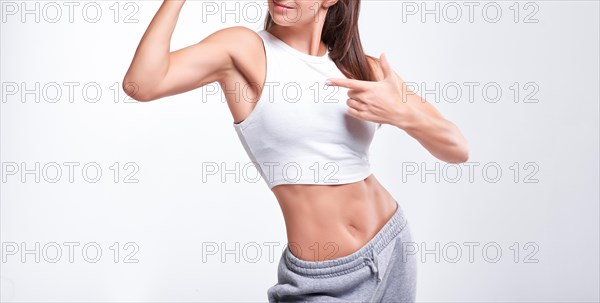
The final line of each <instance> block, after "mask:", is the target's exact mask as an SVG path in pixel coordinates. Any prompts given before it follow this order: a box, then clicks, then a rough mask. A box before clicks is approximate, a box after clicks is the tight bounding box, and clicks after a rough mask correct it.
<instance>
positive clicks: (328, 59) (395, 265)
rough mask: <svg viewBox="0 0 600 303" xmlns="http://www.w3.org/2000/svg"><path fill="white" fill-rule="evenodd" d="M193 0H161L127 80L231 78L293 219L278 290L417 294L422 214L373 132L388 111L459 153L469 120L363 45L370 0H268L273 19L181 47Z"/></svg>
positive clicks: (261, 157)
mask: <svg viewBox="0 0 600 303" xmlns="http://www.w3.org/2000/svg"><path fill="white" fill-rule="evenodd" d="M184 2H185V1H176V0H171V1H169V0H167V1H164V2H163V4H162V6H161V7H160V9H159V11H158V12H157V14H156V16H155V17H154V19H153V20H152V22H151V23H150V25H149V27H148V29H147V31H146V33H145V34H144V36H143V37H142V40H141V42H140V44H139V47H138V49H137V51H136V53H135V56H134V58H133V61H132V63H131V66H130V68H129V70H128V71H127V74H126V76H125V78H124V81H123V89H124V90H125V92H126V93H127V94H128V95H129V96H131V97H132V98H134V99H136V100H139V101H150V100H156V99H159V98H163V97H166V96H171V95H175V94H179V93H183V92H186V91H189V90H193V89H196V88H199V87H201V86H203V85H206V84H208V83H212V82H215V81H217V82H218V83H219V84H220V85H221V87H222V88H223V91H224V92H225V95H226V98H227V102H228V106H229V108H230V110H231V113H232V116H233V119H234V122H233V127H234V128H235V130H236V131H237V134H238V135H239V138H240V140H241V142H242V144H243V146H244V148H245V150H246V152H247V153H248V155H249V157H250V158H251V159H252V160H253V162H255V163H257V164H258V165H259V167H258V168H259V171H260V172H261V175H262V177H263V179H264V180H265V182H266V183H267V185H268V186H269V188H270V189H271V191H272V192H273V194H274V195H275V197H276V198H277V201H278V202H279V205H280V207H281V210H282V212H283V216H284V219H285V224H286V231H287V238H288V239H287V240H288V245H287V247H286V249H285V250H284V251H283V253H282V255H281V258H280V261H279V267H278V283H277V284H276V285H273V286H272V287H270V288H269V289H268V291H267V294H268V299H269V302H292V301H302V302H306V301H311V302H325V301H330V300H335V299H339V300H343V301H353V302H354V301H356V302H359V301H371V302H380V301H383V302H388V301H394V302H397V301H414V300H415V292H416V262H417V261H416V255H414V254H410V253H407V252H408V251H407V244H409V243H410V242H411V241H412V238H411V233H410V228H409V225H408V223H407V220H406V218H405V217H404V214H403V212H402V209H401V208H400V205H399V203H398V202H397V201H396V200H395V199H394V197H392V195H391V194H390V193H389V192H388V191H387V190H386V189H385V188H383V186H382V185H381V184H380V183H379V182H378V180H377V179H376V178H375V176H374V175H372V174H371V173H370V171H369V162H368V161H369V159H368V148H369V144H370V143H371V139H372V138H373V135H374V133H375V131H376V129H377V128H378V127H377V124H379V126H381V125H382V124H389V125H392V126H396V127H399V128H400V129H402V130H404V131H406V132H407V133H408V134H410V135H411V136H412V137H414V138H415V139H416V140H418V142H419V143H421V144H422V145H423V146H424V147H425V148H426V149H427V150H428V151H429V152H431V153H432V155H434V156H436V157H437V158H439V159H441V160H443V161H447V162H453V163H460V162H464V161H466V160H467V158H468V147H467V141H466V139H465V138H464V137H463V136H462V134H461V133H460V131H459V130H458V128H457V127H456V126H455V125H454V124H452V123H451V122H449V121H447V120H445V119H444V118H443V117H442V116H441V115H440V113H439V112H438V111H437V110H436V109H435V108H434V107H433V106H432V105H430V104H429V103H428V102H426V101H425V100H424V99H422V98H420V97H418V96H417V95H415V94H414V93H413V92H411V91H410V90H409V89H408V88H407V87H406V85H405V83H404V82H403V80H402V79H401V78H400V77H399V76H398V75H397V74H396V73H394V72H393V70H392V69H391V67H390V65H389V63H388V61H387V59H386V58H385V56H384V55H382V56H381V59H380V60H377V59H375V58H373V57H371V56H367V55H366V54H365V53H364V52H363V49H362V46H361V42H360V38H359V33H358V15H359V7H360V1H359V0H276V2H274V0H268V5H269V15H268V16H267V20H266V23H265V29H264V30H262V31H260V32H258V33H257V32H255V31H253V30H250V29H247V28H244V27H241V26H236V27H231V28H226V29H222V30H219V31H217V32H215V33H213V34H211V35H209V36H208V37H206V38H205V39H204V40H202V41H201V42H199V43H198V44H195V45H191V46H189V47H186V48H183V49H181V50H178V51H175V52H172V53H171V52H170V48H169V45H170V39H171V35H172V33H173V31H174V28H175V24H176V22H177V19H178V16H179V13H180V10H181V8H182V6H183V5H184ZM327 80H328V81H327ZM289 84H291V85H289ZM314 84H317V85H316V86H315V85H314ZM327 84H328V85H327ZM240 87H241V89H240ZM290 87H293V88H295V89H299V92H300V97H298V94H297V93H296V94H295V95H294V94H292V93H290V91H289V88H290ZM296 92H298V90H297V91H296ZM292 95H293V96H292ZM289 99H294V101H290V100H289ZM240 100H242V101H244V102H239V101H240ZM284 100H285V101H284ZM331 101H333V102H331ZM290 167H292V168H293V170H292V172H290V170H289V168H290ZM315 170H316V172H318V173H315ZM339 300H338V301H339Z"/></svg>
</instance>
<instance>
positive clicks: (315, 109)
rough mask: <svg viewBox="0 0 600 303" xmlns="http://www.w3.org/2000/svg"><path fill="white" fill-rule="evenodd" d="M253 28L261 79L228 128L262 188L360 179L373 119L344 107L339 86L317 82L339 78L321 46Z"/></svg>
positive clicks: (367, 168) (363, 176)
mask: <svg viewBox="0 0 600 303" xmlns="http://www.w3.org/2000/svg"><path fill="white" fill-rule="evenodd" d="M257 34H258V35H259V36H260V37H261V38H262V40H263V47H264V50H265V56H266V62H267V63H266V81H265V85H264V88H263V90H262V93H261V95H260V97H259V99H258V101H257V103H256V105H255V106H254V109H253V110H252V111H251V112H250V114H249V115H248V117H246V119H244V120H242V121H241V122H239V123H233V126H234V128H235V131H236V132H237V134H238V137H239V139H240V141H241V143H242V145H243V146H244V149H245V151H246V153H247V154H248V156H249V158H250V159H251V161H252V162H253V164H254V165H255V167H256V168H257V170H258V171H259V172H260V174H261V177H262V179H263V180H265V182H266V183H267V185H268V186H269V188H270V189H272V188H273V187H275V186H277V185H280V184H321V185H335V184H347V183H353V182H357V181H361V180H364V179H366V178H367V177H368V176H369V175H370V174H371V172H370V163H369V147H370V144H371V141H372V139H373V136H374V134H375V131H376V130H377V129H378V127H377V123H374V122H371V121H366V120H361V119H357V118H354V117H353V116H351V115H349V114H348V113H347V110H348V105H347V103H346V101H347V99H348V94H347V92H348V89H347V88H344V87H339V86H327V85H325V80H326V79H327V78H347V77H346V76H345V75H344V74H343V73H342V72H341V71H340V70H339V69H338V67H337V66H336V65H335V63H334V62H333V60H331V58H329V51H327V53H326V54H325V55H324V56H312V55H309V54H306V53H303V52H301V51H299V50H297V49H295V48H293V47H291V46H290V45H288V44H286V43H285V42H283V41H282V40H280V39H279V38H277V37H276V36H274V35H273V34H271V33H269V32H268V31H266V30H261V31H258V32H257ZM242 91H243V90H242ZM380 126H381V125H380ZM257 164H258V166H257Z"/></svg>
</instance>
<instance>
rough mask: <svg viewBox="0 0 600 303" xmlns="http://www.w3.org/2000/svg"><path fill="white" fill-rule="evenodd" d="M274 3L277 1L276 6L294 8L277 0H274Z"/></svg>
mask: <svg viewBox="0 0 600 303" xmlns="http://www.w3.org/2000/svg"><path fill="white" fill-rule="evenodd" d="M273 3H275V5H276V6H279V7H282V8H287V9H292V8H293V7H290V6H286V5H283V4H282V3H279V2H277V1H275V0H273Z"/></svg>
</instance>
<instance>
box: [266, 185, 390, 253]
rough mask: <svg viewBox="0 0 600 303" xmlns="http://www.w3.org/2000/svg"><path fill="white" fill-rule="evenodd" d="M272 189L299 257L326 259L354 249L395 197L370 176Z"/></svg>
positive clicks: (374, 228) (368, 236)
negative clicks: (340, 183)
mask: <svg viewBox="0 0 600 303" xmlns="http://www.w3.org/2000/svg"><path fill="white" fill-rule="evenodd" d="M274 193H275V195H276V197H277V200H278V201H279V204H280V207H281V210H282V212H283V216H284V219H285V224H286V230H287V237H288V244H290V249H291V250H292V252H293V253H296V252H297V253H298V254H301V255H297V256H298V258H300V259H303V258H307V259H312V260H317V259H331V258H337V257H341V256H344V255H348V254H350V253H352V252H353V251H356V250H357V249H359V248H360V247H361V246H362V245H364V244H365V243H367V242H368V241H369V240H370V239H371V238H373V236H375V234H376V233H377V232H378V231H379V230H380V229H381V227H383V225H384V224H385V223H386V222H387V221H388V220H389V218H390V217H391V216H392V215H393V213H394V211H395V210H396V201H395V199H394V198H393V197H392V196H391V195H390V194H389V193H388V192H387V191H386V190H385V189H384V188H383V187H382V186H381V184H379V182H377V180H376V179H375V177H374V176H373V175H370V176H369V177H368V178H366V179H365V180H363V181H360V182H355V183H351V184H344V185H285V186H283V187H279V188H277V189H276V190H274ZM295 246H296V247H295ZM294 249H296V251H294Z"/></svg>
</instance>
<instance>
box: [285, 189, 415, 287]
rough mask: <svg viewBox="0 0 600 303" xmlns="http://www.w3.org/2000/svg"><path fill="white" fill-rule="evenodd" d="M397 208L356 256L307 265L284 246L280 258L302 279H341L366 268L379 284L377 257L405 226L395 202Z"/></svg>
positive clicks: (354, 254) (401, 212)
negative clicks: (304, 277)
mask: <svg viewBox="0 0 600 303" xmlns="http://www.w3.org/2000/svg"><path fill="white" fill-rule="evenodd" d="M396 205H397V208H396V212H395V213H394V215H393V216H392V217H391V218H390V219H389V220H388V221H387V222H386V223H385V225H384V226H383V227H382V228H381V230H379V232H377V234H376V235H375V236H374V237H373V238H372V239H371V240H369V242H367V243H366V244H365V245H364V246H363V247H361V248H360V249H359V250H357V251H356V252H354V253H352V254H350V255H348V256H344V257H341V258H337V259H332V260H324V261H306V260H301V259H299V258H298V257H296V256H294V255H293V254H292V252H291V251H290V250H289V246H286V248H285V250H284V253H283V255H282V257H283V258H284V259H285V260H284V261H285V263H286V265H287V267H288V268H289V269H290V270H291V271H293V272H295V273H297V274H301V275H304V276H310V277H314V278H327V277H335V276H341V275H344V274H347V273H350V272H353V271H355V270H358V269H361V268H363V267H365V266H369V267H370V268H371V271H372V272H373V273H374V274H376V275H377V278H378V280H379V281H381V273H380V271H379V267H378V262H377V255H378V254H379V253H380V252H381V251H382V250H383V249H384V248H385V247H386V246H387V245H388V244H389V243H390V242H391V241H392V240H393V239H394V238H395V237H396V236H397V235H398V234H399V233H400V232H401V231H402V229H404V226H405V225H406V222H407V221H406V218H405V217H404V212H403V211H402V208H400V204H399V203H398V202H397V201H396Z"/></svg>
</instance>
